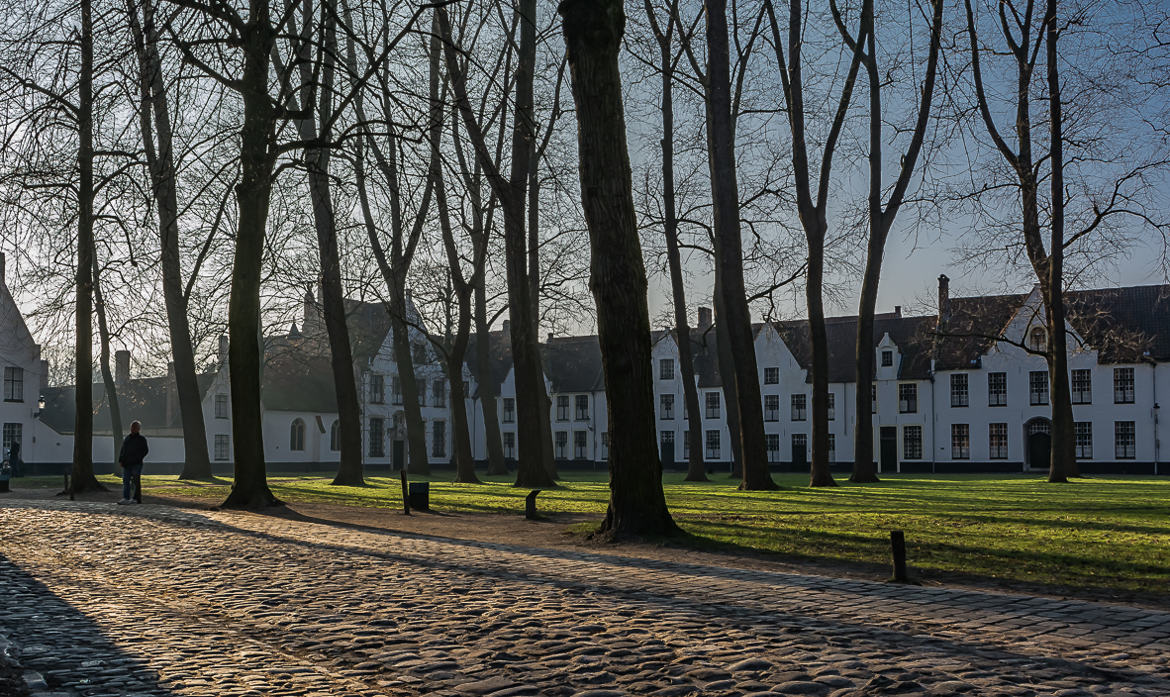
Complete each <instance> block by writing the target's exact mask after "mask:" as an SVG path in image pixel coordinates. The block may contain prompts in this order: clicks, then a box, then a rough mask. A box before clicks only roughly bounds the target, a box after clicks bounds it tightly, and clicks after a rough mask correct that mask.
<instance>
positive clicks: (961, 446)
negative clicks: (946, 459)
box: [951, 424, 971, 460]
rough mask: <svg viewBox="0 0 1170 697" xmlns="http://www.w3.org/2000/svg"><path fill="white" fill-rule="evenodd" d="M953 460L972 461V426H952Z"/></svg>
mask: <svg viewBox="0 0 1170 697" xmlns="http://www.w3.org/2000/svg"><path fill="white" fill-rule="evenodd" d="M951 459H952V460H969V459H971V426H970V425H969V424H951Z"/></svg>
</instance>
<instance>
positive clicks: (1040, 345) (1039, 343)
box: [1028, 327, 1048, 352]
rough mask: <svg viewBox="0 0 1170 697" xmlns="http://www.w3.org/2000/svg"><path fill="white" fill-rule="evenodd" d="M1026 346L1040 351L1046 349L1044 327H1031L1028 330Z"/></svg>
mask: <svg viewBox="0 0 1170 697" xmlns="http://www.w3.org/2000/svg"><path fill="white" fill-rule="evenodd" d="M1028 348H1030V349H1032V350H1033V351H1041V352H1043V351H1047V350H1048V333H1047V332H1046V331H1044V327H1032V331H1030V332H1028Z"/></svg>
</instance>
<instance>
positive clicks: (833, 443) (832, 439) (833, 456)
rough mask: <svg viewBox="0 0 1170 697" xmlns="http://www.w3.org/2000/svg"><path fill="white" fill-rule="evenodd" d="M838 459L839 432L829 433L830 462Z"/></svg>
mask: <svg viewBox="0 0 1170 697" xmlns="http://www.w3.org/2000/svg"><path fill="white" fill-rule="evenodd" d="M836 461H837V434H836V433H830V434H829V462H836Z"/></svg>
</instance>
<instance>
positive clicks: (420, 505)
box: [408, 482, 431, 511]
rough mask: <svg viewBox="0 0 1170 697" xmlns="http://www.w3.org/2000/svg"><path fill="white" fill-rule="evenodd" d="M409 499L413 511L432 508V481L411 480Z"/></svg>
mask: <svg viewBox="0 0 1170 697" xmlns="http://www.w3.org/2000/svg"><path fill="white" fill-rule="evenodd" d="M408 500H409V501H410V508H411V510H413V511H429V510H431V483H430V482H411V483H410V493H409V495H408Z"/></svg>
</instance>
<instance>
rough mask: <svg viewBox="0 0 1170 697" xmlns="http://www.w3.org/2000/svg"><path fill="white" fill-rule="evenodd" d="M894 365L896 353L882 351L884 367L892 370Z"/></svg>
mask: <svg viewBox="0 0 1170 697" xmlns="http://www.w3.org/2000/svg"><path fill="white" fill-rule="evenodd" d="M893 365H894V352H893V351H882V367H883V368H890V367H892V366H893Z"/></svg>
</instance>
